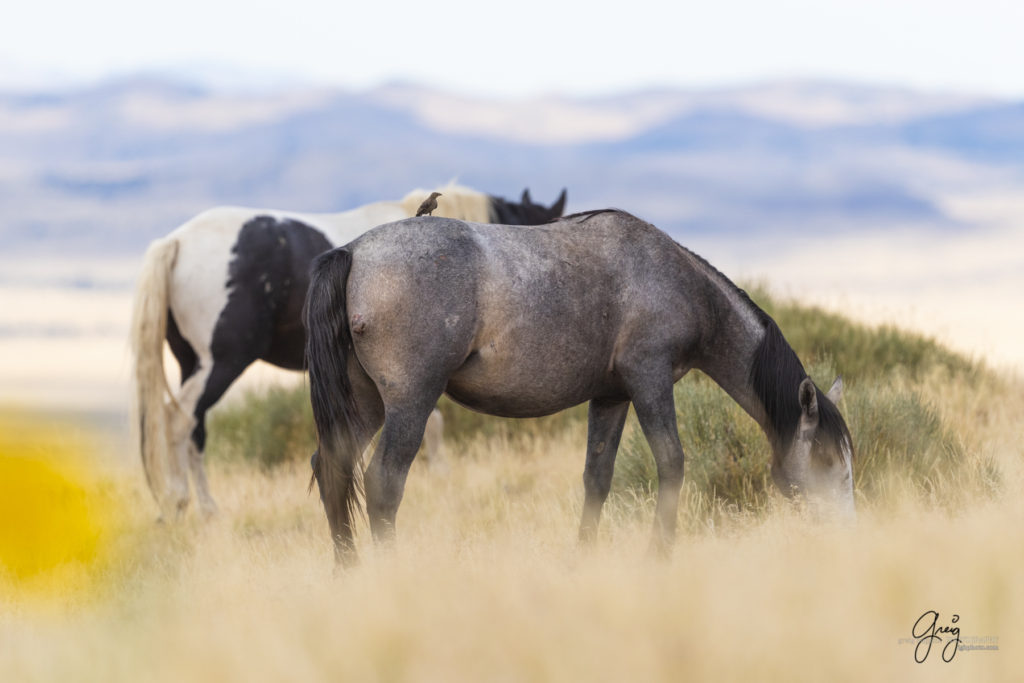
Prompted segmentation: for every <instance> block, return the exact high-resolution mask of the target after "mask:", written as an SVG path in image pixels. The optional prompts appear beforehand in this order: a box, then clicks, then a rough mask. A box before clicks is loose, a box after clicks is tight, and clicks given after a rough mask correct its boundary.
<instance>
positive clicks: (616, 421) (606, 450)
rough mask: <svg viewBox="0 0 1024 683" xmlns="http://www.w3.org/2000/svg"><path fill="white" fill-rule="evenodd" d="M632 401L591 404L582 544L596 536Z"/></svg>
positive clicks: (584, 472)
mask: <svg viewBox="0 0 1024 683" xmlns="http://www.w3.org/2000/svg"><path fill="white" fill-rule="evenodd" d="M628 412H629V401H618V402H608V401H602V400H601V399H596V398H595V399H594V400H592V401H591V402H590V410H589V414H588V426H587V464H586V467H585V468H584V470H583V490H584V499H583V516H582V519H581V520H580V541H581V542H583V543H591V542H593V540H594V539H595V538H596V536H597V525H598V522H600V520H601V508H602V507H603V506H604V501H605V499H606V498H607V497H608V491H609V490H610V489H611V485H612V474H613V473H614V472H615V454H616V453H617V452H618V450H619V439H621V438H622V427H623V425H625V424H626V414H627V413H628Z"/></svg>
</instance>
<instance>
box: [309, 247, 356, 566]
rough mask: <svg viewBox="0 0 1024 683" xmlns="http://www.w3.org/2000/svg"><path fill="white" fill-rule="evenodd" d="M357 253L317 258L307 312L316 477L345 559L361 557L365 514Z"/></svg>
mask: <svg viewBox="0 0 1024 683" xmlns="http://www.w3.org/2000/svg"><path fill="white" fill-rule="evenodd" d="M351 267H352V253H351V252H350V251H348V250H347V249H345V248H344V247H342V248H338V249H333V250H331V251H328V252H326V253H323V254H321V255H320V256H318V257H317V258H316V260H314V261H313V266H312V270H311V273H310V279H309V290H308V293H307V294H306V306H305V310H304V311H303V315H302V318H303V323H304V324H305V326H306V363H307V365H308V367H309V394H310V402H311V403H312V406H313V419H314V421H315V422H316V431H317V438H318V440H319V451H318V454H319V455H318V456H317V457H314V472H313V474H314V477H315V478H316V480H317V482H318V483H319V485H320V498H321V499H322V500H323V503H324V509H325V511H326V512H327V519H328V521H329V522H330V525H331V534H332V536H333V537H334V543H335V552H336V553H337V557H338V559H340V560H341V561H342V562H345V563H351V562H352V561H354V560H355V544H354V538H353V532H354V529H353V522H354V519H355V517H356V516H357V515H359V514H360V511H361V509H362V508H361V506H360V502H359V498H360V495H361V489H362V478H361V475H362V471H363V467H362V459H363V458H362V448H361V445H362V444H361V443H360V442H359V435H360V434H361V433H362V431H363V430H362V424H361V419H360V417H359V410H358V406H357V404H356V400H355V396H354V394H353V391H352V384H351V381H350V380H349V375H348V360H349V353H350V350H351V348H352V332H351V330H350V329H349V321H348V311H347V307H346V289H347V280H348V274H349V270H350V269H351Z"/></svg>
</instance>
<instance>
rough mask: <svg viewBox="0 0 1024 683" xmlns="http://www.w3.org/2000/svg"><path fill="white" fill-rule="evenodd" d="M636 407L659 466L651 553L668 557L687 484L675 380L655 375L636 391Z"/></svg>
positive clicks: (637, 414) (634, 397) (673, 541)
mask: <svg viewBox="0 0 1024 683" xmlns="http://www.w3.org/2000/svg"><path fill="white" fill-rule="evenodd" d="M633 407H634V408H635V409H636V416H637V419H638V420H639V422H640V428H641V429H643V432H644V436H645V437H646V438H647V443H648V444H650V446H651V453H652V454H653V455H654V463H655V465H656V466H657V468H658V503H657V508H656V510H655V517H654V532H653V536H652V537H651V552H652V554H654V555H656V556H658V557H668V556H669V555H671V553H672V545H673V544H674V543H675V537H676V518H677V516H678V513H679V491H680V489H681V488H682V486H683V446H682V444H681V443H679V431H678V428H677V426H676V409H675V402H674V401H673V397H672V382H671V381H670V380H669V381H658V380H654V379H653V378H652V379H651V380H649V381H648V382H647V383H644V384H642V385H641V386H640V387H639V388H638V389H637V390H636V391H635V392H634V393H633Z"/></svg>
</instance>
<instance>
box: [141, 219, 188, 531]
mask: <svg viewBox="0 0 1024 683" xmlns="http://www.w3.org/2000/svg"><path fill="white" fill-rule="evenodd" d="M177 256H178V242H177V240H175V239H173V238H164V239H159V240H155V241H154V242H153V243H152V244H150V246H149V249H148V250H147V251H146V255H145V256H144V257H143V259H142V272H141V273H140V274H139V280H138V284H137V286H136V289H135V303H134V307H133V310H132V322H131V348H132V353H133V355H134V356H135V378H134V379H135V391H134V405H133V415H134V418H135V424H136V425H137V426H138V430H139V433H138V438H139V450H140V451H141V453H142V469H143V470H144V471H145V473H146V482H147V483H148V484H149V490H150V491H151V492H152V493H153V497H154V498H155V499H156V502H157V505H159V506H160V507H161V510H162V511H163V512H165V513H166V512H171V511H169V510H164V507H165V506H167V505H171V504H172V503H171V500H170V499H171V498H172V496H169V495H168V494H169V493H170V492H169V491H168V489H169V488H170V487H171V486H173V485H179V486H180V483H181V482H182V481H184V482H185V486H186V487H187V486H188V479H187V476H188V475H187V473H185V472H184V471H183V469H182V468H181V465H180V463H178V462H177V457H176V456H175V455H174V454H172V453H171V452H170V451H171V447H170V440H169V434H168V428H169V417H170V411H172V410H176V404H175V403H174V398H173V396H172V395H171V392H170V387H169V386H168V384H167V375H166V374H165V373H164V339H165V338H166V336H167V315H168V310H169V309H168V296H169V288H170V287H169V283H170V279H171V272H172V271H173V270H174V263H175V261H176V260H177ZM168 402H169V404H168ZM179 498H180V496H179ZM186 499H187V497H186Z"/></svg>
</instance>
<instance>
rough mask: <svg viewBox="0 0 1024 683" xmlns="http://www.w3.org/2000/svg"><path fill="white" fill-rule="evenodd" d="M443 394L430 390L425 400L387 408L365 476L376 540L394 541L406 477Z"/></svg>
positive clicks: (369, 512)
mask: <svg viewBox="0 0 1024 683" xmlns="http://www.w3.org/2000/svg"><path fill="white" fill-rule="evenodd" d="M440 396H441V394H440V392H437V394H436V395H435V394H433V393H431V394H430V396H429V397H424V398H423V399H422V400H416V401H412V402H409V403H403V404H400V405H388V406H387V408H386V409H385V411H384V428H383V430H382V431H381V435H380V441H378V442H377V448H376V449H375V450H374V452H373V460H371V461H370V465H369V466H368V467H367V468H366V476H365V480H364V484H365V487H366V514H367V517H368V518H369V521H370V531H371V532H372V534H373V538H374V540H375V541H391V540H393V539H394V537H395V516H396V515H397V513H398V506H399V504H401V502H402V494H403V493H404V491H405V479H406V476H407V475H408V474H409V467H410V466H411V465H412V461H413V459H414V458H415V457H416V451H417V450H419V447H420V443H421V442H422V441H423V431H424V429H425V428H426V424H427V418H428V417H430V413H431V412H432V411H433V409H434V405H435V404H436V403H437V399H438V398H440ZM385 403H386V401H385Z"/></svg>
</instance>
